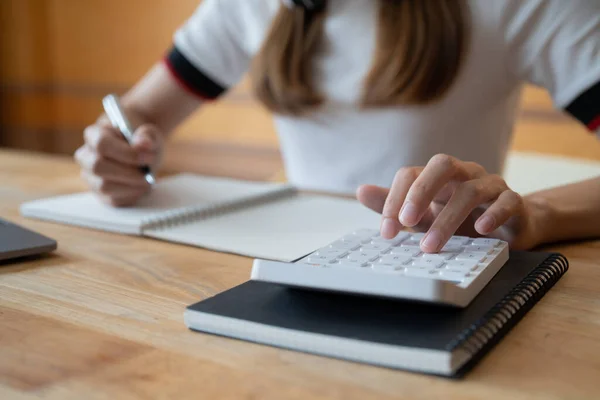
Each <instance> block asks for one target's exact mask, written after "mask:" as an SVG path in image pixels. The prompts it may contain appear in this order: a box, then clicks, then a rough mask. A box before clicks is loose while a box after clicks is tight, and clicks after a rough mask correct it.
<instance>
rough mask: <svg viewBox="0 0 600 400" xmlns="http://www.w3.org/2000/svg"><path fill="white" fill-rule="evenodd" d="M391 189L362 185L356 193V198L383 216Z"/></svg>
mask: <svg viewBox="0 0 600 400" xmlns="http://www.w3.org/2000/svg"><path fill="white" fill-rule="evenodd" d="M389 193H390V190H389V189H386V188H382V187H379V186H374V185H362V186H361V187H359V188H358V190H357V191H356V198H357V199H358V201H360V202H361V203H362V204H364V205H365V206H366V207H368V208H370V209H371V210H373V211H375V212H378V213H380V214H381V212H382V211H383V206H384V204H385V199H387V196H388V194H389Z"/></svg>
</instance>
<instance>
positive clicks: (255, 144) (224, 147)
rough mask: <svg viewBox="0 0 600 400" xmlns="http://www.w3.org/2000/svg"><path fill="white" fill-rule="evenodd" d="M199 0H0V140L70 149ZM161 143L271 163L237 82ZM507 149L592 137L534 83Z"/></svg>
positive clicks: (572, 150) (183, 151)
mask: <svg viewBox="0 0 600 400" xmlns="http://www.w3.org/2000/svg"><path fill="white" fill-rule="evenodd" d="M198 3H199V0H0V107H1V109H0V111H1V113H0V115H1V116H2V117H1V118H2V119H1V120H0V128H1V130H0V146H1V147H11V148H19V149H27V150H34V151H42V152H49V153H60V154H72V153H73V151H74V150H75V149H76V148H77V147H78V146H79V145H80V144H81V142H82V130H83V129H84V127H85V126H86V125H87V124H89V123H90V122H92V121H94V120H95V119H96V118H97V116H98V115H99V113H100V112H101V99H102V97H103V96H104V95H105V94H107V93H109V92H117V93H122V92H124V91H125V90H127V88H128V87H129V86H130V85H132V84H133V83H134V82H135V81H136V80H137V79H139V78H140V77H141V76H142V74H144V72H145V71H146V70H147V69H148V68H149V67H150V66H151V65H152V64H153V63H154V62H156V61H157V60H159V59H160V58H161V57H162V56H163V54H164V53H165V51H166V49H168V47H169V46H170V43H171V37H172V34H173V32H174V30H175V29H176V28H177V27H178V25H179V24H181V23H182V22H183V21H184V20H185V19H186V18H187V17H188V16H189V15H190V14H191V13H192V12H193V10H194V8H195V7H196V6H197V5H198ZM232 116H235V117H234V118H232ZM170 146H171V151H170V152H169V154H170V156H169V157H168V159H167V164H168V167H170V168H175V169H181V168H185V169H189V170H196V171H201V170H202V159H204V158H206V157H210V156H211V154H213V153H214V151H212V150H214V149H218V150H219V151H221V152H222V154H225V157H224V161H223V171H221V172H222V173H225V174H226V173H227V166H226V165H227V162H231V161H234V160H243V157H244V155H247V154H252V155H253V156H254V157H258V158H260V159H262V160H264V171H262V170H261V171H257V177H260V176H262V174H266V173H267V171H270V170H271V169H272V168H274V166H275V165H278V162H279V161H278V154H277V140H276V136H275V133H274V130H273V126H272V123H271V118H270V116H269V114H268V113H267V112H265V111H264V110H263V109H262V108H261V107H260V106H259V105H258V104H257V103H256V102H255V101H254V100H253V99H252V97H251V95H250V93H249V91H248V85H247V83H246V81H244V82H242V83H241V84H240V85H239V87H237V88H235V90H233V91H232V92H231V93H230V94H228V95H227V96H226V98H224V99H223V100H222V101H220V102H218V103H216V104H213V105H210V106H208V107H206V108H205V109H203V110H202V111H200V112H199V113H197V114H196V115H195V116H194V117H193V118H192V119H191V120H190V121H189V122H187V123H185V124H184V125H183V126H182V127H181V128H180V129H179V131H178V132H177V134H176V136H175V138H174V140H173V141H172V143H171V145H170ZM513 148H514V149H517V150H522V151H532V150H535V151H541V152H546V153H551V154H562V155H568V156H576V157H582V158H588V159H598V160H600V143H599V142H598V141H597V140H596V139H595V138H594V137H593V136H592V135H589V134H588V133H587V132H586V131H585V129H584V128H583V127H582V126H580V125H579V124H578V123H577V122H574V121H573V120H571V119H569V118H568V117H567V116H565V115H564V114H562V113H560V112H558V111H555V110H553V107H552V104H551V101H550V99H549V97H548V95H547V94H546V93H545V92H544V91H542V90H540V89H536V88H528V89H527V91H526V92H525V95H524V97H523V104H522V111H521V115H520V121H519V124H518V127H517V130H516V136H515V140H514V144H513ZM242 149H243V150H242ZM248 151H249V152H250V153H247V152H248ZM227 157H230V158H227ZM259 169H260V168H259Z"/></svg>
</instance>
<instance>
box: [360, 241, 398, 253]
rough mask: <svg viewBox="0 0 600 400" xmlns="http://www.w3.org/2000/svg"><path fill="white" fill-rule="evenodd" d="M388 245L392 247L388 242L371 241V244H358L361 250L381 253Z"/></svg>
mask: <svg viewBox="0 0 600 400" xmlns="http://www.w3.org/2000/svg"><path fill="white" fill-rule="evenodd" d="M390 247H392V246H391V245H389V244H383V243H371V244H364V245H362V246H360V250H361V251H377V252H379V253H383V252H384V251H387V250H388V249H389V248H390Z"/></svg>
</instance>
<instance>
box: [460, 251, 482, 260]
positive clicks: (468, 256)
mask: <svg viewBox="0 0 600 400" xmlns="http://www.w3.org/2000/svg"><path fill="white" fill-rule="evenodd" d="M486 257H487V253H481V252H465V253H460V254H458V255H457V256H456V259H457V260H471V261H477V262H482V261H483V260H485V258H486Z"/></svg>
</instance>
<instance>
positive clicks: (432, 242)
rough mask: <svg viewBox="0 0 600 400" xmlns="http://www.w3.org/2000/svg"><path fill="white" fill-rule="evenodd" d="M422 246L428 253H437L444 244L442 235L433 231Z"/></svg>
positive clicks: (424, 239)
mask: <svg viewBox="0 0 600 400" xmlns="http://www.w3.org/2000/svg"><path fill="white" fill-rule="evenodd" d="M422 244H423V247H425V248H426V249H427V250H428V251H437V250H438V249H439V248H440V245H441V244H442V234H441V233H440V231H437V230H433V231H431V232H429V234H427V235H425V237H424V238H423V243H422Z"/></svg>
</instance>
